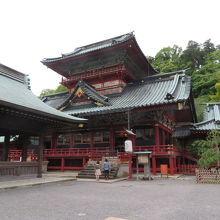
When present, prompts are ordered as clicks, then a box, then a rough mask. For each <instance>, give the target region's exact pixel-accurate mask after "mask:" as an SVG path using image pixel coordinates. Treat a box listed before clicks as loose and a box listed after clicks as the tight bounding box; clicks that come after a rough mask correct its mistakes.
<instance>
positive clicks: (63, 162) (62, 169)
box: [60, 157, 65, 172]
mask: <svg viewBox="0 0 220 220" xmlns="http://www.w3.org/2000/svg"><path fill="white" fill-rule="evenodd" d="M64 166H65V159H64V157H62V158H61V168H60V171H61V172H64Z"/></svg>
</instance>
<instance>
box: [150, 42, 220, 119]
mask: <svg viewBox="0 0 220 220" xmlns="http://www.w3.org/2000/svg"><path fill="white" fill-rule="evenodd" d="M148 58H149V62H150V63H151V64H152V66H153V67H154V68H155V69H156V70H157V71H158V72H160V73H167V72H173V71H177V70H181V69H187V68H190V69H189V70H188V71H187V73H188V74H189V75H191V77H192V90H193V96H194V97H195V98H196V99H195V100H196V109H197V110H198V112H197V113H198V115H199V121H200V120H202V117H201V115H202V114H201V113H202V109H203V106H200V104H201V103H202V102H213V101H214V102H220V45H217V46H215V45H214V44H213V43H212V42H211V40H210V39H208V40H206V41H205V42H204V43H202V44H199V43H197V42H195V41H192V40H190V41H189V42H188V45H187V47H186V49H185V50H182V48H181V47H179V46H177V45H174V46H173V47H165V48H162V49H161V50H160V51H159V52H158V53H157V54H156V56H155V57H148Z"/></svg>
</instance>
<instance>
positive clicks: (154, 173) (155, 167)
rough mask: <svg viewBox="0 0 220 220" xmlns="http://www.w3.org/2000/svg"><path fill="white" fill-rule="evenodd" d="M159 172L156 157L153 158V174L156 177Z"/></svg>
mask: <svg viewBox="0 0 220 220" xmlns="http://www.w3.org/2000/svg"><path fill="white" fill-rule="evenodd" d="M156 172H157V165H156V157H155V156H152V173H153V175H156Z"/></svg>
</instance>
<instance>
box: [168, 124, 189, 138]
mask: <svg viewBox="0 0 220 220" xmlns="http://www.w3.org/2000/svg"><path fill="white" fill-rule="evenodd" d="M190 135H191V131H190V127H189V126H187V127H177V128H174V130H173V133H172V137H174V138H185V137H188V136H190Z"/></svg>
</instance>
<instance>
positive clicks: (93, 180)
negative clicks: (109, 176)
mask: <svg viewBox="0 0 220 220" xmlns="http://www.w3.org/2000/svg"><path fill="white" fill-rule="evenodd" d="M127 179H128V178H127V177H126V178H119V179H113V180H103V179H101V180H99V183H116V182H120V181H124V180H127ZM77 181H81V182H96V180H95V179H84V178H77Z"/></svg>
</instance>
